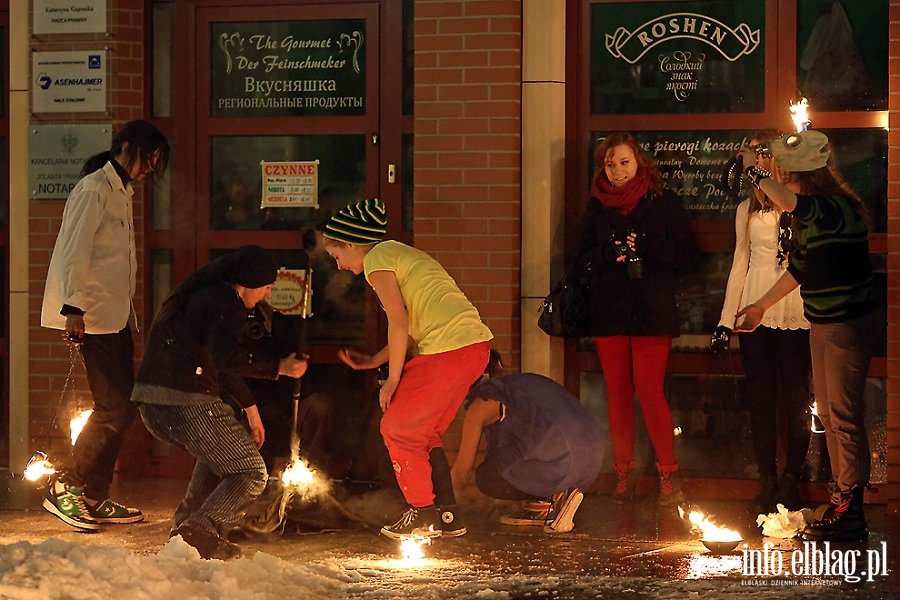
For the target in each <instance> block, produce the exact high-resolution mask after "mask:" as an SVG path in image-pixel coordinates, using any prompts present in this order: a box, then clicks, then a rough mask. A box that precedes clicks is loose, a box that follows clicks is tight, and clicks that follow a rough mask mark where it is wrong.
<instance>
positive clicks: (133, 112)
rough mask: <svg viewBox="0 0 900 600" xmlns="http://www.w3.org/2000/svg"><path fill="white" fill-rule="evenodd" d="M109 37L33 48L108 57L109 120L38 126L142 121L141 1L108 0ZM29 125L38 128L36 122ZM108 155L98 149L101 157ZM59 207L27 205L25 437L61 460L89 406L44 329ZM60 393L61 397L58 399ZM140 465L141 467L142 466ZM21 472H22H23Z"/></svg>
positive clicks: (54, 39)
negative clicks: (75, 421)
mask: <svg viewBox="0 0 900 600" xmlns="http://www.w3.org/2000/svg"><path fill="white" fill-rule="evenodd" d="M107 8H108V27H107V29H108V31H109V36H106V35H103V34H98V35H95V36H90V35H84V34H82V35H78V36H70V35H42V36H40V37H39V38H35V39H34V40H33V41H32V44H31V47H32V49H33V50H37V51H47V52H56V51H67V50H85V49H93V48H106V49H107V60H108V65H107V77H108V80H107V88H108V95H107V102H108V105H107V112H108V114H107V115H97V114H93V113H84V114H80V113H59V114H53V115H48V114H42V115H41V118H40V122H41V123H53V122H60V123H98V122H99V123H112V124H113V126H114V127H117V126H119V125H121V124H122V123H124V122H126V121H129V120H131V119H137V118H146V111H145V108H144V58H145V57H144V51H145V50H144V46H145V45H144V2H143V0H107ZM35 122H38V120H37V119H35ZM105 149H106V148H97V149H96V151H97V152H100V151H102V150H105ZM64 205H65V201H63V200H31V201H30V205H29V218H28V231H29V233H28V244H29V255H28V263H29V265H30V267H29V286H28V291H29V309H28V322H29V340H30V343H29V348H28V353H29V372H30V375H29V388H30V396H29V401H30V406H29V415H30V422H31V430H30V432H29V434H30V436H31V439H32V445H33V446H34V448H35V449H39V450H43V451H44V452H53V455H54V456H56V457H63V456H66V455H67V452H68V448H69V443H70V442H69V440H68V431H69V427H68V421H69V419H70V418H71V416H73V414H74V413H75V409H76V408H78V407H82V408H86V407H90V406H91V396H90V390H89V388H88V384H87V379H86V378H85V376H84V368H83V367H82V365H81V362H80V359H79V360H77V361H76V362H75V368H74V370H73V373H74V375H75V376H74V378H73V379H72V380H71V381H69V382H68V384H67V375H68V373H69V370H70V367H71V366H72V360H71V355H70V353H69V349H68V347H67V346H66V345H65V344H63V343H62V341H61V340H60V334H59V332H57V331H51V330H47V329H43V328H41V326H40V321H41V300H42V298H43V295H44V281H45V278H46V276H47V267H48V265H49V263H50V255H51V253H52V250H53V244H54V243H55V241H56V234H57V232H58V231H59V226H60V222H61V218H62V211H63V206H64ZM143 207H144V203H143V189H142V186H141V185H140V184H139V185H138V186H137V189H136V193H135V196H134V216H135V233H136V244H137V248H138V265H139V266H140V264H141V259H142V257H141V248H143V240H142V238H143V235H142V233H143V219H142V216H143V211H144V208H143ZM137 285H138V289H137V293H136V296H135V308H136V309H137V310H138V314H141V309H142V307H141V304H140V300H141V297H142V291H141V290H142V286H143V273H142V272H141V271H140V269H139V270H138V282H137ZM135 347H136V349H139V348H141V347H143V339H142V338H141V337H140V335H136V336H135ZM64 390H65V393H63V392H64ZM133 433H135V435H132V436H129V439H128V441H127V442H126V446H125V448H124V449H123V452H122V454H121V455H120V456H121V458H122V460H120V462H119V470H120V474H121V475H124V474H125V473H126V472H134V473H138V472H139V471H140V467H141V465H140V464H139V463H137V462H136V460H137V457H141V456H146V455H148V452H147V450H146V449H147V448H149V438H148V437H147V434H146V431H145V430H144V429H143V426H142V425H140V424H136V425H135V427H134V430H133ZM141 460H143V459H141ZM22 466H24V465H22Z"/></svg>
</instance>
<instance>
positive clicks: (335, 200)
mask: <svg viewBox="0 0 900 600" xmlns="http://www.w3.org/2000/svg"><path fill="white" fill-rule="evenodd" d="M210 145H211V148H210V169H209V172H210V173H211V175H210V182H209V189H210V196H211V197H210V207H209V227H210V229H213V230H235V229H240V230H256V231H261V230H281V231H285V230H287V231H296V230H305V229H314V228H315V227H316V226H317V225H319V224H320V223H321V222H322V221H324V220H325V219H327V218H328V217H330V216H331V215H332V214H334V213H335V212H337V211H338V210H340V209H341V208H342V207H344V206H346V205H347V204H351V203H353V202H358V201H359V199H360V198H364V197H365V190H366V187H365V176H366V173H365V161H366V136H364V135H292V136H213V137H211V138H210ZM263 160H265V161H268V162H274V161H312V160H318V161H319V173H318V192H319V193H318V206H315V207H289V208H273V207H266V208H261V207H260V200H261V197H262V189H261V187H262V174H261V169H260V161H263Z"/></svg>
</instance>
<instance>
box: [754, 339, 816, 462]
mask: <svg viewBox="0 0 900 600" xmlns="http://www.w3.org/2000/svg"><path fill="white" fill-rule="evenodd" d="M740 336H741V338H740V339H741V356H742V357H743V360H744V373H745V375H746V378H747V392H748V395H749V401H750V402H749V406H748V407H747V408H748V410H749V412H750V429H751V434H752V436H753V450H754V452H755V453H756V464H757V467H758V468H759V473H760V474H764V473H765V474H771V475H776V476H777V474H778V469H777V465H776V450H777V446H778V423H777V418H778V411H779V409H782V410H783V413H784V417H785V423H784V424H785V430H786V432H787V439H786V455H787V456H786V461H785V464H784V465H783V466H784V469H783V471H784V472H785V473H791V474H793V475H797V476H799V475H800V470H801V469H802V468H803V463H804V462H805V461H806V452H807V450H808V449H809V438H810V429H809V427H810V420H809V411H808V407H809V376H810V352H809V330H808V329H772V328H770V327H758V328H757V329H756V330H755V331H753V332H750V333H741V334H740Z"/></svg>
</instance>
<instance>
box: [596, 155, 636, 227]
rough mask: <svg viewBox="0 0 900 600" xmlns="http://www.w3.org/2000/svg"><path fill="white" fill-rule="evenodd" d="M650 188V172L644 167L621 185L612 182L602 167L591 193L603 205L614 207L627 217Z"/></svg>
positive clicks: (597, 173)
mask: <svg viewBox="0 0 900 600" xmlns="http://www.w3.org/2000/svg"><path fill="white" fill-rule="evenodd" d="M648 189H650V174H649V173H648V172H647V169H645V168H643V167H640V168H638V172H637V174H636V175H635V176H634V177H632V178H631V180H629V181H628V182H627V183H626V184H625V185H622V186H619V187H616V186H614V185H613V184H612V183H610V181H609V179H608V178H607V177H606V173H605V172H604V171H603V170H602V169H598V170H597V172H596V173H595V174H594V181H593V184H592V185H591V195H592V196H593V197H594V198H596V199H597V200H599V201H600V203H601V204H603V206H608V207H610V208H614V209H616V210H617V211H619V212H620V213H621V214H622V216H623V217H627V216H628V213H630V212H631V211H632V210H634V207H635V206H637V203H638V201H639V200H640V199H641V198H643V197H644V194H646V193H647V190H648Z"/></svg>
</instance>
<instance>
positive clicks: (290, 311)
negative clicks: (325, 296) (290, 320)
mask: <svg viewBox="0 0 900 600" xmlns="http://www.w3.org/2000/svg"><path fill="white" fill-rule="evenodd" d="M311 275H312V272H311V271H310V270H302V269H301V270H296V269H281V270H279V271H278V275H277V276H276V277H275V283H274V284H272V297H271V298H270V299H269V304H270V305H271V306H272V308H274V309H275V310H277V311H278V312H280V313H283V314H285V315H297V316H300V317H303V318H304V319H305V318H306V317H310V316H312V313H311V312H310V308H311V306H312V305H311V304H310V303H311V301H312V298H311V296H312V291H311V288H309V289H308V288H307V285H308V284H309V283H311V279H312V277H311Z"/></svg>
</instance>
